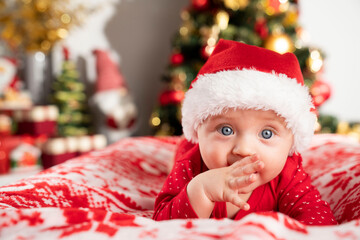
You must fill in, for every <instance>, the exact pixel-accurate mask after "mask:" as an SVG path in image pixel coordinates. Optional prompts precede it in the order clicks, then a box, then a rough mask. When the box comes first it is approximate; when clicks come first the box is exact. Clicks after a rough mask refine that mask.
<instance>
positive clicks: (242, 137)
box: [197, 109, 293, 186]
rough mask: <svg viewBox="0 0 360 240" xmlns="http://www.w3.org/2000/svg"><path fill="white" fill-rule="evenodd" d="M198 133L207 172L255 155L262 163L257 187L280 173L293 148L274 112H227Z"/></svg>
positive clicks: (212, 120) (208, 122) (282, 122)
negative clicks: (262, 166) (263, 164)
mask: <svg viewBox="0 0 360 240" xmlns="http://www.w3.org/2000/svg"><path fill="white" fill-rule="evenodd" d="M197 133H198V140H199V146H200V153H201V156H202V158H203V161H204V162H205V164H206V166H207V167H208V168H209V169H214V168H220V167H226V166H230V165H232V164H233V163H234V162H236V161H241V160H242V159H243V158H244V157H246V156H250V155H253V154H255V153H256V154H257V155H258V156H259V159H260V160H261V161H263V162H264V163H265V167H264V169H263V170H262V171H261V172H259V178H258V180H257V185H259V186H260V185H262V184H265V183H267V182H269V181H271V180H272V179H273V178H275V177H276V176H277V175H278V174H279V173H280V172H281V171H282V169H283V167H284V165H285V163H286V159H287V157H288V154H289V151H290V149H291V146H292V144H293V134H292V132H291V130H289V129H287V128H286V125H285V121H284V119H283V118H282V117H279V116H277V115H276V113H275V112H273V111H262V110H252V109H248V110H241V109H237V110H233V109H230V110H228V111H227V112H225V113H224V114H221V115H218V116H213V117H210V118H208V119H207V120H205V121H204V123H203V124H201V125H200V126H199V128H198V132H197Z"/></svg>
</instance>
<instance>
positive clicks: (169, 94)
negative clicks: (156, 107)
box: [159, 90, 185, 106]
mask: <svg viewBox="0 0 360 240" xmlns="http://www.w3.org/2000/svg"><path fill="white" fill-rule="evenodd" d="M184 96H185V93H184V92H183V91H175V90H168V91H164V92H163V93H162V94H160V97H159V102H160V105H162V106H166V105H169V104H180V103H181V101H182V100H183V99H184Z"/></svg>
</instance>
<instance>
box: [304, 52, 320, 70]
mask: <svg viewBox="0 0 360 240" xmlns="http://www.w3.org/2000/svg"><path fill="white" fill-rule="evenodd" d="M306 65H307V66H308V67H309V69H310V71H311V72H312V73H317V72H318V71H320V69H321V67H322V66H323V59H322V57H321V54H320V52H319V51H318V50H311V52H310V56H309V58H308V59H307V60H306Z"/></svg>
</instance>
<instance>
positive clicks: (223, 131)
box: [220, 127, 234, 136]
mask: <svg viewBox="0 0 360 240" xmlns="http://www.w3.org/2000/svg"><path fill="white" fill-rule="evenodd" d="M220 131H221V134H223V135H225V136H229V135H231V134H233V133H234V131H233V130H232V129H231V127H222V128H221V129H220Z"/></svg>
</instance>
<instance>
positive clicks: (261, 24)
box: [254, 18, 269, 39]
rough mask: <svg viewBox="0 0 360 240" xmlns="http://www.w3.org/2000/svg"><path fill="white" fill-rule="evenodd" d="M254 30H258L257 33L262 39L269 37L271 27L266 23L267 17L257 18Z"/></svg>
mask: <svg viewBox="0 0 360 240" xmlns="http://www.w3.org/2000/svg"><path fill="white" fill-rule="evenodd" d="M254 30H255V32H257V34H259V36H260V37H261V39H265V38H267V37H268V35H269V29H268V26H267V24H266V19H265V18H261V19H259V20H257V21H256V23H255V26H254Z"/></svg>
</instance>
